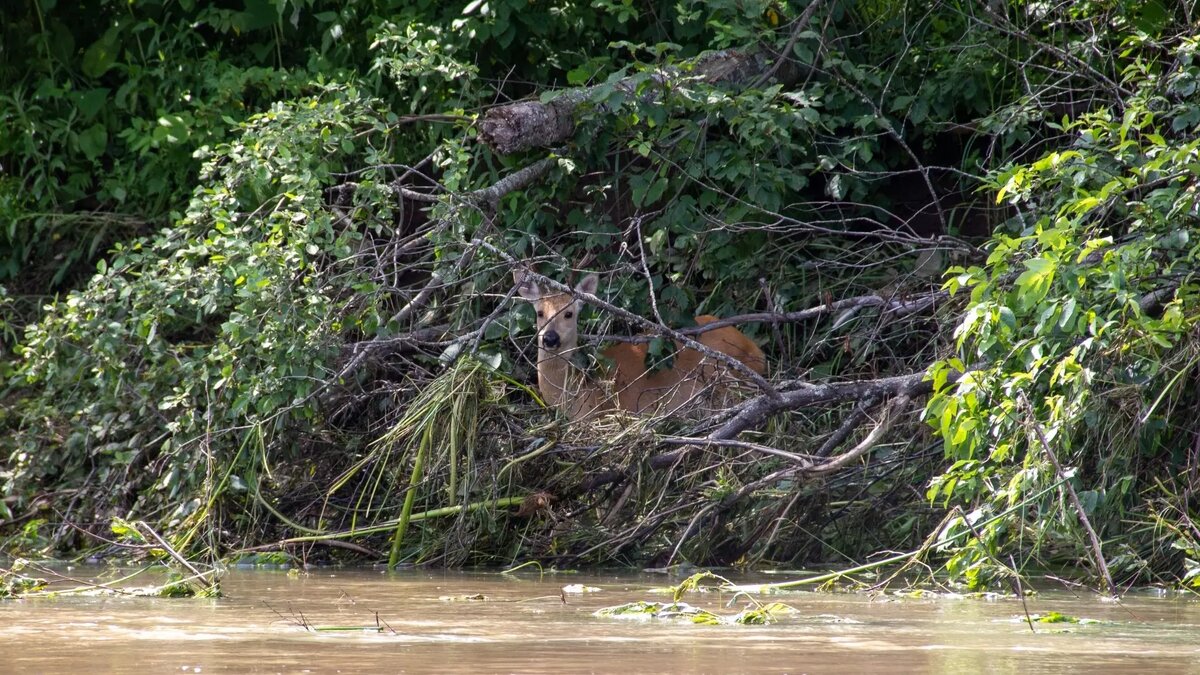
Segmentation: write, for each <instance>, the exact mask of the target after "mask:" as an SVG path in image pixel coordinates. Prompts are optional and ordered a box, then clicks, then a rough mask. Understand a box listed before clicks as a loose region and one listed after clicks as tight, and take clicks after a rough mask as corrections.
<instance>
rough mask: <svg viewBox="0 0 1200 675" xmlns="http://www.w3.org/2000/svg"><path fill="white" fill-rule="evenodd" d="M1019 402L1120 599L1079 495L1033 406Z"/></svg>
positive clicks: (1021, 397) (1024, 400) (1110, 587)
mask: <svg viewBox="0 0 1200 675" xmlns="http://www.w3.org/2000/svg"><path fill="white" fill-rule="evenodd" d="M1017 398H1018V399H1019V400H1020V401H1021V405H1022V406H1023V407H1024V408H1025V410H1026V412H1028V413H1029V417H1028V424H1029V426H1030V427H1031V428H1032V429H1033V433H1034V434H1036V435H1037V439H1038V441H1039V442H1040V443H1041V444H1042V449H1043V450H1045V451H1046V456H1047V457H1049V458H1050V463H1051V464H1053V465H1054V472H1055V475H1056V476H1058V478H1059V479H1060V480H1061V481H1062V483H1063V485H1065V486H1066V487H1067V495H1068V496H1069V497H1070V498H1071V504H1072V505H1073V506H1074V507H1075V513H1076V514H1077V515H1078V516H1079V522H1080V524H1081V525H1083V529H1084V530H1085V531H1086V532H1087V535H1088V540H1089V542H1090V543H1091V547H1092V555H1093V556H1094V557H1095V559H1096V565H1097V566H1098V567H1099V568H1100V573H1101V574H1102V575H1103V576H1104V583H1105V584H1107V585H1108V592H1109V595H1111V596H1112V597H1114V598H1116V597H1120V593H1119V592H1118V591H1117V585H1116V584H1114V583H1113V580H1112V575H1111V574H1109V573H1108V563H1107V562H1105V560H1104V552H1103V551H1102V550H1101V549H1100V537H1099V536H1097V535H1096V530H1094V529H1093V528H1092V523H1091V521H1089V520H1088V517H1087V514H1086V513H1084V510H1083V503H1082V502H1080V501H1079V495H1077V494H1075V487H1074V486H1073V485H1071V482H1070V481H1068V480H1067V476H1066V472H1064V471H1063V468H1062V464H1059V462H1058V456H1057V455H1055V454H1054V450H1052V449H1051V448H1050V443H1049V442H1047V441H1046V435H1045V434H1044V433H1042V427H1041V425H1039V424H1038V423H1037V419H1036V418H1035V417H1034V411H1033V406H1032V405H1031V404H1030V403H1029V399H1027V398H1025V394H1024V393H1023V392H1022V393H1020V394H1018V395H1017Z"/></svg>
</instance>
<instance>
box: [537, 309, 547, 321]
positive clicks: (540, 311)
mask: <svg viewBox="0 0 1200 675" xmlns="http://www.w3.org/2000/svg"><path fill="white" fill-rule="evenodd" d="M538 318H539V319H544V318H546V313H545V312H543V311H542V310H540V309H539V310H538Z"/></svg>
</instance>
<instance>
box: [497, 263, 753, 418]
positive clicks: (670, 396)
mask: <svg viewBox="0 0 1200 675" xmlns="http://www.w3.org/2000/svg"><path fill="white" fill-rule="evenodd" d="M513 281H514V282H515V284H516V291H517V293H518V294H519V295H520V296H521V297H522V298H524V299H525V300H528V301H529V302H531V303H532V304H533V306H534V309H536V310H537V347H538V361H537V375H538V390H539V391H540V392H541V394H542V398H543V399H544V400H545V402H546V404H547V405H550V406H554V407H557V408H559V409H561V410H563V411H564V412H565V413H566V415H567V418H568V419H570V420H573V421H574V420H580V419H585V418H591V417H595V416H598V415H601V414H605V413H610V412H613V411H615V410H624V411H627V412H630V413H634V414H639V415H640V414H643V413H650V414H655V415H673V414H676V413H678V412H680V411H682V410H683V409H685V408H687V407H689V406H690V405H691V404H693V403H697V402H710V403H712V404H716V405H725V404H726V403H727V399H728V395H729V391H730V387H731V385H735V384H737V382H738V381H739V378H738V377H737V376H736V374H734V373H733V372H732V371H731V370H730V369H729V368H728V367H727V365H726V364H724V363H720V362H718V361H717V360H716V359H713V358H711V357H709V356H707V355H705V354H703V353H701V352H700V351H698V350H696V349H692V348H690V347H686V346H684V345H683V344H680V343H679V342H676V343H675V348H676V350H677V351H676V354H675V362H674V365H673V366H672V367H671V368H670V369H664V370H657V371H651V370H648V369H647V368H646V356H647V354H648V352H649V346H648V345H647V344H645V343H618V344H616V345H613V346H611V347H608V348H607V349H605V350H604V351H602V352H601V354H602V355H603V356H604V357H605V359H607V360H608V361H611V362H612V364H613V367H612V368H611V369H610V370H609V373H608V375H609V378H608V379H611V381H612V388H611V390H610V389H609V387H607V386H605V384H604V383H603V382H597V381H595V380H592V379H590V378H588V376H587V375H586V373H584V372H583V371H582V370H581V369H580V368H578V367H577V366H576V365H575V364H574V363H573V362H572V360H571V359H572V357H573V356H574V354H575V352H576V351H578V349H579V310H580V309H581V308H582V303H581V302H580V299H579V298H578V297H576V294H575V293H586V294H588V295H595V294H596V290H597V289H598V287H599V283H600V278H599V277H598V276H597V275H596V274H589V275H587V276H585V277H584V278H583V279H582V280H581V281H580V282H579V283H578V284H577V285H576V286H575V289H574V290H575V293H566V292H562V291H558V290H554V289H546V288H543V287H542V285H541V284H539V283H538V282H537V281H535V280H534V279H533V278H532V277H531V276H529V275H528V274H527V273H526V272H525V271H524V270H515V271H514V272H513ZM717 320H718V319H717V317H715V316H712V315H711V314H703V315H700V316H698V317H696V319H695V321H696V324H697V325H698V326H705V325H708V324H710V323H712V322H714V321H717ZM696 341H697V342H699V343H700V344H701V345H703V346H705V347H707V348H708V349H711V350H714V351H717V352H720V353H722V354H726V355H728V356H730V357H733V358H735V359H737V360H738V361H741V362H742V363H743V364H745V365H746V366H747V367H748V368H750V369H751V370H753V371H754V372H756V373H758V374H759V375H765V374H766V372H767V359H766V356H765V355H764V354H763V352H762V350H761V349H760V348H759V347H758V345H757V344H755V343H754V341H753V340H751V339H750V338H749V337H747V336H746V335H745V334H744V333H742V332H741V331H739V330H738V329H736V328H734V327H733V326H722V327H720V328H716V329H713V330H709V331H706V332H704V333H701V334H700V335H699V336H698V337H697V338H696Z"/></svg>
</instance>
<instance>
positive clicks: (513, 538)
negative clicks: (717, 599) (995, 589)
mask: <svg viewBox="0 0 1200 675" xmlns="http://www.w3.org/2000/svg"><path fill="white" fill-rule="evenodd" d="M81 11H86V12H89V15H90V16H94V17H96V20H94V21H86V22H81V21H78V20H76V18H77V17H78V16H79V15H80V14H79V12H81ZM1187 11H1188V10H1187V8H1186V7H1178V8H1171V7H1168V6H1167V5H1166V4H1163V3H1159V2H1156V1H1151V2H1132V1H1122V0H1113V1H1110V2H1085V3H1073V4H1070V5H1069V6H1067V5H1064V6H1056V7H1048V6H1045V5H1043V4H1041V3H1027V2H1018V1H1013V2H1009V3H1007V5H1005V4H1004V3H976V2H957V1H947V2H939V3H933V4H931V3H916V2H856V3H847V2H841V1H839V0H815V1H812V2H811V4H810V2H809V1H803V0H797V1H795V2H774V1H767V0H762V1H751V2H745V1H742V2H733V1H728V2H727V1H725V0H711V1H708V2H702V1H700V0H690V1H684V2H680V3H677V4H675V5H671V6H669V7H659V6H657V5H654V4H653V3H651V4H644V3H643V4H639V3H633V2H630V1H628V0H611V1H610V0H597V1H596V2H590V3H556V2H538V3H529V2H526V1H525V0H495V1H492V2H476V1H472V2H464V3H454V4H448V3H439V2H386V1H384V0H379V1H377V2H362V3H345V4H344V3H324V2H319V1H318V0H294V1H290V2H272V1H268V0H247V1H246V2H244V3H203V2H167V1H166V0H163V1H161V2H153V1H152V2H141V3H133V4H130V3H118V2H111V1H109V0H92V1H91V2H88V3H82V5H80V6H74V5H73V6H67V4H65V3H56V2H54V1H53V0H29V1H28V2H26V3H24V4H23V5H22V6H21V8H20V9H19V10H17V11H15V12H13V13H12V15H11V16H10V17H8V18H7V19H6V21H5V23H4V25H3V28H2V29H0V30H2V31H3V34H2V35H0V44H2V45H4V46H3V47H0V80H2V81H3V83H4V85H5V86H3V87H0V120H2V121H3V124H2V125H0V128H2V129H3V130H4V132H3V135H0V166H2V167H3V171H4V173H2V174H0V284H4V286H6V287H7V289H8V290H4V288H3V287H0V309H3V310H4V314H3V316H0V340H3V344H4V345H7V346H8V347H9V348H11V350H12V352H13V354H14V356H15V357H16V358H15V359H13V361H12V363H11V364H7V365H4V366H3V367H0V376H3V377H5V378H6V379H7V382H8V384H7V387H6V389H5V390H3V392H0V396H2V397H3V400H2V403H3V405H2V406H0V430H2V431H3V432H4V434H3V439H2V440H0V456H3V457H5V458H6V459H7V462H6V463H5V465H4V469H3V471H2V472H0V481H3V482H4V486H5V493H6V494H7V495H9V497H7V498H6V500H5V501H4V502H2V503H0V520H2V521H3V524H2V525H0V527H2V528H3V529H2V530H0V534H2V535H4V536H6V537H7V539H6V540H5V541H6V544H5V548H6V549H8V550H11V551H43V552H50V551H55V550H67V549H78V548H85V547H89V546H93V545H94V543H95V542H94V541H92V540H91V539H89V538H88V537H86V536H84V535H83V534H82V533H83V532H86V531H101V530H103V529H104V527H105V525H106V523H107V521H108V520H109V518H110V517H111V516H114V515H118V516H122V517H130V516H133V517H136V518H139V519H144V520H147V521H151V522H153V523H155V524H156V525H158V526H159V527H162V528H164V529H165V530H166V531H167V533H169V534H170V535H171V537H172V539H173V541H174V543H175V545H176V546H177V547H179V548H181V549H187V550H193V551H199V550H204V551H209V552H211V553H214V554H222V555H223V554H226V553H228V552H230V551H233V550H237V549H238V548H240V547H243V546H247V545H250V544H254V543H260V542H266V541H274V540H278V539H281V538H284V537H290V538H292V540H293V541H292V542H291V543H293V544H304V545H308V544H311V543H314V542H318V541H327V540H330V539H341V540H349V541H355V542H359V543H360V544H362V545H363V546H369V547H374V548H375V550H376V551H377V552H379V555H383V552H384V551H385V550H390V555H389V556H388V557H389V558H390V560H391V561H392V562H397V561H401V560H406V561H421V562H441V563H447V564H459V563H464V562H468V561H470V562H493V561H508V560H512V559H515V558H521V557H539V558H547V559H557V558H565V559H568V560H589V561H611V560H617V561H638V560H648V559H652V558H659V559H662V560H664V561H665V560H673V559H677V558H678V557H686V558H688V559H691V560H694V561H696V562H703V563H734V562H738V561H743V562H749V561H781V562H782V561H800V562H809V561H826V560H833V561H838V562H845V561H846V560H847V559H848V558H849V559H859V558H862V557H865V556H866V555H867V554H869V553H871V552H873V551H877V550H882V549H901V548H905V547H908V548H916V547H918V546H920V544H921V542H922V541H923V540H925V539H926V537H927V535H929V534H930V533H931V532H940V533H941V540H940V541H941V545H940V548H939V551H940V554H942V555H943V556H944V557H943V558H941V560H944V561H946V562H947V563H948V564H947V569H948V570H949V572H950V573H951V574H953V575H955V576H957V577H959V578H963V579H966V580H967V581H969V582H970V583H974V584H977V585H986V584H988V583H991V582H993V581H995V580H999V579H1002V578H1003V577H1004V576H1006V575H1008V574H1011V573H1014V572H1016V571H1019V570H1013V569H1011V567H1012V565H1013V564H1014V563H1015V564H1016V565H1017V567H1024V566H1041V565H1058V564H1066V565H1079V564H1083V565H1085V566H1088V567H1089V568H1090V569H1094V568H1093V567H1092V565H1094V564H1095V562H1096V561H1095V560H1094V559H1093V558H1094V554H1093V553H1092V551H1091V550H1090V549H1089V548H1088V547H1087V537H1086V529H1087V528H1088V527H1091V528H1094V529H1095V530H1096V531H1098V532H1099V534H1100V537H1101V539H1102V540H1103V542H1104V545H1103V553H1104V554H1105V557H1107V558H1108V559H1109V563H1110V567H1111V568H1112V570H1113V572H1114V574H1116V575H1117V576H1118V577H1119V579H1120V580H1122V581H1128V580H1143V581H1144V580H1149V579H1160V578H1180V579H1182V578H1187V579H1189V580H1190V579H1191V575H1192V573H1193V571H1194V570H1196V569H1200V567H1198V566H1200V563H1198V562H1195V561H1200V537H1197V536H1196V534H1195V528H1194V527H1193V526H1192V524H1191V520H1190V511H1189V507H1188V503H1189V501H1188V500H1189V497H1190V491H1191V489H1192V484H1193V483H1194V480H1193V476H1192V474H1193V473H1194V470H1195V466H1194V465H1195V463H1196V461H1197V460H1196V458H1195V456H1194V453H1192V448H1193V446H1194V442H1193V441H1194V439H1195V438H1196V435H1197V434H1198V433H1200V429H1195V428H1193V427H1194V425H1195V422H1194V421H1193V420H1195V419H1196V418H1197V416H1196V415H1194V414H1189V412H1190V410H1191V408H1192V407H1194V406H1195V405H1197V401H1196V397H1195V395H1194V394H1193V393H1192V392H1193V390H1192V388H1191V387H1189V386H1188V385H1189V383H1190V382H1191V380H1192V378H1194V377H1195V375H1194V371H1195V366H1196V364H1197V360H1198V359H1200V357H1197V351H1196V349H1195V344H1196V341H1195V340H1194V339H1193V335H1194V332H1195V330H1194V322H1195V318H1196V314H1195V310H1194V308H1193V306H1192V304H1193V303H1190V302H1189V299H1191V298H1192V297H1193V296H1194V294H1195V287H1194V284H1193V282H1192V274H1191V265H1192V264H1193V263H1192V261H1193V260H1194V258H1195V256H1194V255H1193V254H1192V252H1193V249H1194V248H1195V243H1194V242H1193V241H1192V240H1193V239H1194V236H1193V231H1194V229H1195V227H1196V224H1197V205H1196V201H1195V199H1196V195H1195V181H1194V178H1193V175H1194V173H1195V166H1196V162H1197V159H1196V154H1197V146H1198V141H1197V136H1196V133H1195V130H1196V128H1197V125H1198V124H1200V101H1198V99H1197V98H1196V96H1195V94H1196V88H1197V83H1198V81H1200V61H1196V60H1195V59H1196V58H1197V56H1196V55H1195V48H1196V40H1195V39H1194V38H1192V37H1190V36H1189V35H1188V32H1187V30H1186V27H1187V26H1189V25H1191V23H1192V21H1193V19H1194V17H1191V16H1189V15H1188V13H1187ZM1099 27H1102V28H1103V30H1101V29H1100V28H1099ZM746 55H749V57H751V58H748V59H746V60H745V61H739V63H749V64H751V65H750V66H748V68H749V72H748V73H745V74H742V75H740V76H739V77H737V78H734V77H724V78H722V77H716V76H713V77H698V76H689V74H690V73H699V72H705V73H711V72H712V71H711V70H705V68H710V67H711V66H712V64H713V63H717V64H720V63H722V59H732V58H734V57H738V58H741V57H742V56H746ZM521 98H532V99H533V100H540V101H543V102H547V103H552V102H554V101H559V102H561V101H565V100H570V101H577V102H578V106H577V108H576V110H575V116H574V119H575V123H576V124H575V131H574V134H573V136H572V137H571V139H569V140H568V141H565V142H562V143H555V144H554V145H553V147H548V148H534V149H531V150H528V151H525V152H519V153H515V154H510V155H502V154H501V153H499V152H497V151H495V150H493V149H492V148H490V147H489V146H488V144H487V143H486V142H483V141H481V139H480V120H481V119H482V118H483V117H484V116H485V115H486V114H487V113H488V111H490V110H493V109H495V108H497V107H501V106H503V104H505V103H507V102H509V101H513V100H517V99H521ZM516 178H520V179H521V180H520V182H519V184H516V185H514V184H511V183H507V182H506V181H508V180H511V179H516ZM522 260H526V261H535V262H537V263H545V264H543V265H542V266H541V267H540V268H539V269H540V271H542V272H544V273H547V274H549V275H550V276H552V277H556V278H560V279H561V278H564V275H563V274H562V272H561V271H563V270H570V269H579V268H585V269H593V270H599V271H600V272H601V274H602V277H603V278H604V280H605V282H606V284H607V287H608V288H607V291H606V294H605V297H607V298H608V299H609V300H610V301H611V302H612V303H613V304H615V305H618V306H621V307H624V308H626V309H628V310H630V311H633V312H635V313H636V314H638V315H640V316H643V317H652V318H653V320H654V321H655V322H659V321H661V322H663V323H666V324H668V325H686V324H687V323H688V322H689V321H690V318H691V317H693V316H695V315H697V314H701V313H711V314H717V315H723V316H729V315H736V314H745V313H750V312H771V313H779V312H796V311H799V310H805V309H810V308H812V309H814V311H812V312H811V313H809V314H806V315H805V316H804V317H803V319H802V320H795V321H782V320H780V321H777V322H765V323H761V324H759V325H752V324H747V325H746V326H744V327H743V329H744V330H745V331H746V332H747V333H748V334H750V335H751V336H753V337H754V338H756V339H757V341H758V342H759V343H760V344H762V345H763V346H764V348H765V349H766V351H767V352H768V354H769V356H770V359H771V362H772V371H773V372H772V381H773V382H774V383H775V385H776V387H777V388H778V390H779V391H780V392H783V393H785V394H787V393H796V392H801V391H803V390H804V389H805V388H806V387H811V386H812V385H814V384H815V385H823V384H827V383H840V384H854V383H859V382H861V383H869V382H870V381H874V380H879V381H881V382H882V381H884V380H885V379H886V378H887V376H893V375H908V374H913V373H917V374H919V373H922V372H923V371H925V370H926V369H929V372H930V379H931V382H932V385H933V393H932V394H930V396H929V398H928V404H927V407H926V408H925V410H924V412H923V413H922V411H921V410H920V407H921V406H920V405H909V401H910V399H911V397H912V396H915V394H912V393H911V392H905V393H903V395H899V396H893V395H892V394H898V393H900V392H896V391H892V392H890V394H882V393H878V392H877V391H876V390H870V391H868V388H867V387H866V386H865V385H864V388H863V389H862V391H863V392H867V393H862V394H861V395H857V396H845V397H843V398H830V399H824V400H823V401H822V402H821V403H819V404H814V405H808V406H799V405H797V406H793V407H791V408H789V409H786V410H780V411H778V414H775V415H773V416H772V418H771V420H770V423H769V424H763V425H759V427H758V428H757V429H751V430H748V431H746V432H745V433H743V434H742V436H741V439H742V440H743V441H752V442H753V444H752V446H750V449H747V447H743V446H737V445H728V446H718V445H710V446H706V447H705V448H703V449H702V450H695V451H694V452H692V453H691V454H689V455H687V456H686V459H685V460H678V461H675V462H673V463H671V464H670V466H667V467H666V468H664V463H663V462H657V461H656V459H658V458H662V457H666V456H668V455H669V452H668V451H669V450H671V449H672V448H674V447H676V446H673V445H671V443H672V438H674V439H676V440H677V439H678V438H679V437H681V436H683V437H691V438H701V437H703V436H705V435H706V434H708V433H710V432H712V431H713V429H715V428H716V427H717V426H719V425H720V424H721V423H722V422H723V421H724V420H723V418H722V417H721V416H719V415H717V416H713V417H712V418H711V419H703V420H695V419H692V420H688V419H684V420H668V421H665V422H662V423H661V424H657V423H656V424H650V423H640V424H639V423H631V422H630V421H629V420H625V421H620V420H616V421H611V420H610V421H608V422H605V423H603V424H600V425H598V426H593V427H590V428H580V427H579V426H575V427H566V426H564V425H562V424H561V423H556V422H555V421H554V420H555V419H556V418H555V416H554V414H553V412H550V411H545V410H542V409H540V408H539V407H538V406H537V405H536V394H535V392H534V391H533V389H532V388H531V386H530V385H529V384H528V383H529V382H531V379H532V378H531V368H530V358H531V356H532V354H531V350H530V349H529V348H528V343H529V336H530V334H531V327H532V324H533V317H532V314H531V312H529V310H528V309H527V308H525V307H521V306H519V304H518V303H514V302H512V292H511V281H510V280H511V276H510V271H511V269H512V267H513V264H514V263H515V262H516V261H522ZM950 265H953V267H952V268H951V269H950V272H949V275H948V276H947V277H946V278H947V279H948V281H947V282H946V286H947V290H949V291H950V295H949V297H948V299H945V300H943V298H945V297H946V296H943V295H939V294H938V292H937V290H936V289H937V286H938V285H939V284H940V283H942V279H941V273H942V272H943V271H944V270H945V269H946V267H947V266H950ZM93 270H94V272H93ZM914 298H916V299H920V300H921V302H919V303H916V304H915V305H913V307H914V308H913V309H904V308H905V307H908V306H909V303H908V301H910V300H912V299H914ZM835 300H839V301H840V300H845V301H847V302H848V303H849V304H845V305H839V307H844V308H845V309H844V311H832V307H833V305H832V304H831V303H833V301H835ZM859 300H861V302H859ZM851 301H853V302H851ZM823 306H824V307H826V309H824V310H822V309H821V307H823ZM897 307H899V308H900V309H899V310H898V309H897ZM931 307H932V309H931ZM590 321H591V324H590V325H589V327H588V330H589V332H591V333H596V334H605V333H609V332H614V333H620V334H631V333H636V332H639V331H642V330H645V328H646V326H644V325H627V324H626V323H625V322H616V323H614V322H613V320H612V317H611V316H608V315H602V314H600V313H593V315H592V317H591V318H590ZM670 351H671V347H670V346H669V345H668V344H663V343H661V341H656V342H655V343H654V344H653V352H654V353H655V355H656V356H658V357H665V358H667V359H669V358H670ZM913 391H916V390H915V389H914V390H913ZM871 392H875V393H871ZM922 419H923V420H924V422H922ZM877 420H878V421H877ZM889 425H890V426H889ZM872 427H874V429H872ZM668 437H670V438H668ZM843 445H846V446H853V447H854V450H853V451H847V450H844V449H841V448H842V446H843ZM754 447H758V448H762V447H767V449H768V450H769V449H770V447H774V448H779V449H782V450H786V451H788V452H791V453H801V454H804V455H811V456H812V458H811V463H810V464H809V465H808V466H807V467H806V466H804V465H802V464H797V463H795V462H794V461H793V460H789V459H787V458H786V457H785V456H780V455H779V454H778V453H775V454H771V453H760V452H759V451H757V450H755V449H754ZM839 455H841V456H843V457H846V460H845V462H844V463H843V464H838V465H837V466H836V467H831V468H829V469H822V470H821V471H819V472H817V471H813V472H810V471H808V470H807V469H809V468H812V466H813V464H820V463H821V462H824V461H826V460H827V459H829V458H830V457H834V458H836V457H838V456H839ZM867 458H869V459H867ZM851 459H857V461H850V460H851ZM1055 461H1057V462H1058V463H1060V464H1061V465H1062V467H1064V468H1063V470H1062V471H1060V470H1059V469H1057V468H1055V466H1054V463H1055ZM833 468H836V469H837V470H836V471H834V470H833ZM1068 481H1069V483H1070V485H1071V486H1072V487H1073V488H1074V489H1075V490H1076V491H1077V492H1078V495H1079V497H1080V500H1081V502H1082V504H1083V506H1084V513H1083V514H1082V515H1083V517H1082V518H1081V517H1080V516H1081V514H1080V513H1079V512H1078V509H1076V508H1075V507H1074V506H1073V505H1072V503H1071V502H1070V501H1069V500H1068V499H1067V496H1066V494H1067V493H1066V492H1065V491H1064V488H1065V486H1066V482H1068ZM516 504H520V509H519V510H518V511H516V512H515V513H514V512H512V511H511V507H513V505H516ZM1014 507H1016V508H1014ZM947 513H948V518H947V520H946V521H945V526H944V527H940V526H939V525H938V519H939V518H941V517H942V515H943V514H947ZM71 525H78V526H79V529H76V528H74V527H71ZM349 530H353V531H354V533H353V534H349V533H348V531H349ZM964 532H968V533H969V535H970V536H966V535H964Z"/></svg>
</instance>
